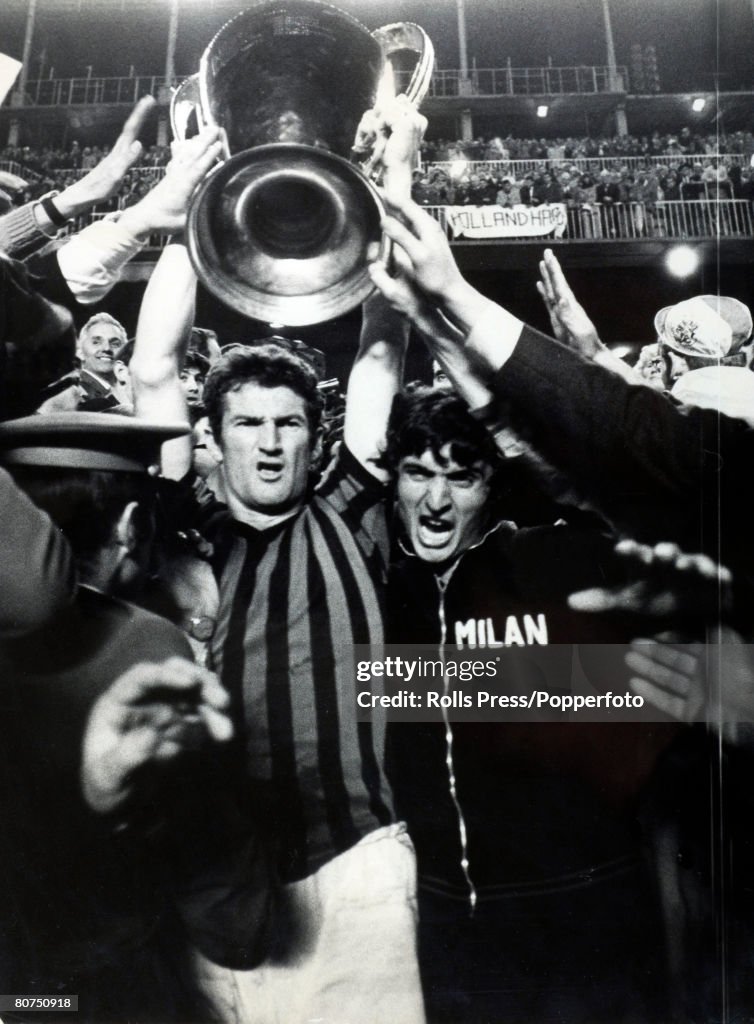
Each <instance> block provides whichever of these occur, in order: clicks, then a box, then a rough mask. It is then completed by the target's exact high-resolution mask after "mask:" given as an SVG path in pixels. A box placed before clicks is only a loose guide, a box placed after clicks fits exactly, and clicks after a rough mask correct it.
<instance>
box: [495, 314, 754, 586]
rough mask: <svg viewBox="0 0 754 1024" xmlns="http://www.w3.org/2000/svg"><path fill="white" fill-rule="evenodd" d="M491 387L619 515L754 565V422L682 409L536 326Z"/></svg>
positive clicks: (653, 536) (634, 527)
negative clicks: (752, 511)
mask: <svg viewBox="0 0 754 1024" xmlns="http://www.w3.org/2000/svg"><path fill="white" fill-rule="evenodd" d="M491 388H492V390H493V392H494V393H495V395H496V396H497V397H498V398H499V399H502V400H504V401H506V402H508V403H509V405H510V408H511V409H512V410H513V413H514V416H515V424H514V425H517V426H519V427H520V429H522V430H523V431H525V436H526V437H527V438H528V439H529V440H531V442H532V443H533V444H534V445H535V446H536V447H537V448H538V449H539V450H541V451H542V453H543V455H544V456H545V457H546V458H548V459H549V460H550V461H551V462H552V463H553V465H555V466H556V467H557V468H559V469H561V470H563V471H564V472H565V473H566V474H567V475H568V477H569V479H571V480H572V481H573V482H574V484H575V485H576V486H577V487H578V489H579V491H580V492H581V493H583V494H584V495H585V496H586V497H588V498H589V499H590V500H591V501H593V502H594V504H595V505H596V506H597V507H598V508H599V509H600V511H601V512H603V514H605V515H606V516H607V518H608V519H609V520H610V521H611V522H614V523H617V524H619V525H620V526H621V527H622V528H623V529H625V530H627V531H628V532H630V533H631V534H632V535H633V536H635V537H636V538H637V539H639V540H644V541H646V542H647V543H657V542H658V541H662V540H675V541H676V542H677V543H679V544H680V545H681V546H682V547H683V548H685V550H687V551H690V552H698V551H704V552H706V553H708V554H710V555H711V556H712V557H714V558H716V559H717V560H721V561H722V562H723V564H727V565H728V566H729V567H730V568H733V567H734V563H738V564H739V565H740V564H741V563H742V560H743V561H744V562H745V563H747V564H748V565H749V568H750V569H751V568H754V559H752V558H751V556H750V555H749V554H748V551H749V548H750V545H749V544H748V540H747V538H748V533H749V530H750V527H749V525H748V517H749V513H748V505H747V503H746V502H742V501H741V498H740V493H739V490H740V487H741V484H742V481H744V480H746V479H748V476H749V474H750V467H751V465H752V459H754V430H752V428H751V427H750V426H749V425H748V424H747V423H746V422H744V421H743V420H738V419H733V418H731V417H728V416H723V415H719V414H718V413H717V412H716V411H715V410H713V409H700V408H692V407H679V406H676V405H675V404H674V403H673V402H672V401H671V400H670V399H668V398H667V397H666V396H665V395H663V394H661V393H660V392H657V391H654V390H653V389H651V388H649V387H647V386H645V385H641V384H630V383H628V382H627V381H625V380H624V379H623V378H622V377H620V376H618V375H617V374H615V373H612V372H611V371H610V370H607V369H605V367H603V366H600V365H599V364H597V363H594V362H591V361H589V360H586V359H583V358H582V357H581V356H580V355H578V353H576V352H573V351H571V350H570V349H568V348H567V347H566V346H564V345H561V344H559V343H558V342H556V341H553V340H552V339H551V338H548V337H546V336H545V335H542V334H540V333H539V332H538V331H535V330H533V329H531V328H529V327H526V328H525V329H524V332H523V333H522V336H521V339H520V340H519V342H518V344H517V345H516V347H515V350H514V352H513V353H512V354H511V356H510V358H509V359H508V361H507V362H506V364H505V365H504V366H503V368H502V369H501V370H500V371H499V372H498V373H497V374H496V375H495V376H494V377H493V379H492V383H491Z"/></svg>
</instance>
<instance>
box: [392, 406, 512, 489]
mask: <svg viewBox="0 0 754 1024" xmlns="http://www.w3.org/2000/svg"><path fill="white" fill-rule="evenodd" d="M447 444H449V445H450V454H451V457H452V458H453V460H454V461H455V462H457V463H458V465H459V466H471V465H473V463H475V462H479V461H480V460H482V461H484V462H488V463H489V464H490V465H491V466H492V467H493V469H494V470H495V471H496V472H497V471H498V470H499V469H500V468H501V466H502V459H501V458H500V456H499V454H498V451H497V448H496V447H495V442H494V441H493V440H492V438H491V437H490V435H489V434H488V432H487V431H486V430H485V428H484V427H483V426H482V425H481V424H480V423H477V421H476V420H475V419H474V417H473V416H471V415H470V413H469V410H468V408H467V406H466V403H465V402H464V401H463V400H462V399H461V398H460V397H459V396H458V395H456V394H453V393H452V392H448V391H440V390H438V389H437V388H427V387H424V388H416V389H415V390H413V391H411V392H410V393H407V392H405V391H404V392H402V393H401V394H399V395H396V396H395V399H394V400H393V407H392V409H391V410H390V418H389V420H388V426H387V437H386V442H385V448H384V450H383V453H382V460H381V461H382V464H383V465H384V466H385V468H386V469H387V470H388V471H389V472H390V473H391V474H392V475H393V476H397V475H398V467H399V465H400V462H401V459H404V458H405V457H406V456H407V455H416V456H419V457H421V456H422V455H423V454H424V452H425V451H427V449H429V450H430V451H431V452H432V454H433V456H434V457H435V459H437V461H438V462H439V463H442V462H444V461H445V460H444V458H443V456H442V455H441V451H442V449H443V448H444V447H445V445H447Z"/></svg>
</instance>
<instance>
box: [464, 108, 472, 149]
mask: <svg viewBox="0 0 754 1024" xmlns="http://www.w3.org/2000/svg"><path fill="white" fill-rule="evenodd" d="M461 138H462V139H463V141H464V142H471V140H472V139H473V138H474V119H473V118H472V116H471V111H470V110H469V109H468V108H467V109H466V110H462V111H461Z"/></svg>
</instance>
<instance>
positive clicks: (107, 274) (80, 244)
mask: <svg viewBox="0 0 754 1024" xmlns="http://www.w3.org/2000/svg"><path fill="white" fill-rule="evenodd" d="M143 247H144V242H142V241H141V240H140V239H138V238H137V237H136V236H135V235H133V234H131V232H130V231H128V230H127V229H126V228H124V227H122V226H121V225H120V223H119V222H118V221H117V220H115V219H110V218H107V217H106V218H103V219H102V220H98V221H95V222H94V223H93V224H90V225H89V226H88V227H86V228H84V230H83V231H80V232H79V233H78V234H77V235H74V236H73V238H72V239H71V240H70V242H67V243H66V245H64V246H63V247H62V248H61V249H60V250H59V251H58V264H59V266H60V269H61V271H62V274H63V277H64V278H65V280H66V282H67V284H68V287H69V288H70V290H71V292H72V293H73V295H74V297H75V298H76V300H77V302H80V303H81V304H82V305H91V304H92V303H95V302H99V301H100V300H101V299H103V298H104V297H105V296H106V295H107V293H108V292H109V291H110V289H111V288H112V287H113V285H114V284H115V283H116V282H117V281H118V279H119V277H120V274H121V271H122V270H123V267H124V266H125V265H126V263H128V261H129V260H130V259H131V258H132V257H133V256H135V255H136V253H138V252H139V251H140V250H141V249H142V248H143Z"/></svg>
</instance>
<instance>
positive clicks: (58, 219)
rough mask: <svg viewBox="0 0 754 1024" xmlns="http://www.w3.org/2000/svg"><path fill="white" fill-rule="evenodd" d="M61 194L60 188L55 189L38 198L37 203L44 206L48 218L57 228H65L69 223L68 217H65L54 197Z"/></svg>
mask: <svg viewBox="0 0 754 1024" xmlns="http://www.w3.org/2000/svg"><path fill="white" fill-rule="evenodd" d="M59 195H60V190H59V189H53V191H52V192H46V193H45V194H44V195H43V196H41V197H40V198H39V199H38V200H37V204H38V205H39V206H41V207H42V209H43V210H44V213H45V215H46V217H47V219H48V220H49V221H50V223H51V224H53V225H54V226H55V227H56V228H64V227H65V226H66V224H67V223H68V218H67V217H64V216H63V214H62V213H61V212H60V210H59V209H58V208H57V206H56V205H55V203H54V199H55V198H56V197H57V196H59Z"/></svg>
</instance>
